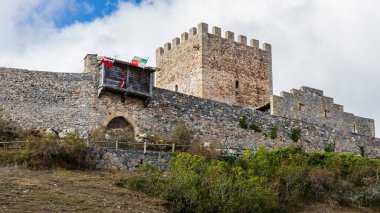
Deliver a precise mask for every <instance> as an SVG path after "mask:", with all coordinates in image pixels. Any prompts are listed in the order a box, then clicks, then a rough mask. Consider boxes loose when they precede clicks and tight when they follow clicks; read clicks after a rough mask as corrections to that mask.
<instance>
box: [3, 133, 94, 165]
mask: <svg viewBox="0 0 380 213" xmlns="http://www.w3.org/2000/svg"><path fill="white" fill-rule="evenodd" d="M18 136H22V137H23V138H22V139H23V140H28V142H27V143H26V148H25V149H23V150H21V151H15V150H1V151H0V165H13V164H17V165H26V166H28V167H29V168H33V169H49V168H57V167H60V168H65V169H87V168H92V167H93V166H92V165H91V164H90V163H89V162H88V161H87V159H86V155H87V152H88V147H87V146H86V143H85V141H84V140H83V139H80V138H79V134H78V133H72V134H69V135H68V136H67V137H65V138H63V139H60V140H58V139H57V138H55V137H43V136H41V135H39V134H38V133H37V132H36V131H24V132H23V133H20V132H19V133H18Z"/></svg>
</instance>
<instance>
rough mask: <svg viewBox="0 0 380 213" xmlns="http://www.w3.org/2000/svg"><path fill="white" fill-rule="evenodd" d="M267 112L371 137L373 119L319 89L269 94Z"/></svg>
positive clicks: (373, 132) (305, 88)
mask: <svg viewBox="0 0 380 213" xmlns="http://www.w3.org/2000/svg"><path fill="white" fill-rule="evenodd" d="M271 114H272V115H275V116H282V117H288V118H294V119H299V120H304V121H308V122H311V123H316V124H320V125H327V126H330V127H334V128H336V129H339V130H342V131H348V132H352V133H356V134H360V135H366V136H369V137H375V121H374V120H373V119H368V118H362V117H358V116H355V115H353V114H351V113H347V112H344V111H343V106H342V105H338V104H335V103H334V99H333V98H330V97H326V96H323V91H321V90H317V89H313V88H310V87H301V89H300V90H296V89H292V90H291V93H287V92H281V96H272V97H271Z"/></svg>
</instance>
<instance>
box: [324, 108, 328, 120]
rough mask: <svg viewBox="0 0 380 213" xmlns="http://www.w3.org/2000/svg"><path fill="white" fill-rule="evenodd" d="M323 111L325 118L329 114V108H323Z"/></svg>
mask: <svg viewBox="0 0 380 213" xmlns="http://www.w3.org/2000/svg"><path fill="white" fill-rule="evenodd" d="M324 113H325V118H327V117H328V116H329V110H328V109H325V110H324Z"/></svg>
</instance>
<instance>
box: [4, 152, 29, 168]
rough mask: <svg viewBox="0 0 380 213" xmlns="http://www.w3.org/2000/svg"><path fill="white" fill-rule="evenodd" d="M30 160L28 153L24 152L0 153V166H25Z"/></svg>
mask: <svg viewBox="0 0 380 213" xmlns="http://www.w3.org/2000/svg"><path fill="white" fill-rule="evenodd" d="M30 158H31V156H30V153H29V152H26V151H9V150H1V151H0V165H27V164H28V163H29V162H30Z"/></svg>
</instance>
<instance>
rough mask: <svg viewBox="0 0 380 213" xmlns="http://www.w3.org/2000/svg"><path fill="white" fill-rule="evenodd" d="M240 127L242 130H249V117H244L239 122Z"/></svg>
mask: <svg viewBox="0 0 380 213" xmlns="http://www.w3.org/2000/svg"><path fill="white" fill-rule="evenodd" d="M239 126H240V128H242V129H248V123H247V117H246V116H243V117H242V118H241V119H240V120H239Z"/></svg>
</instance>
